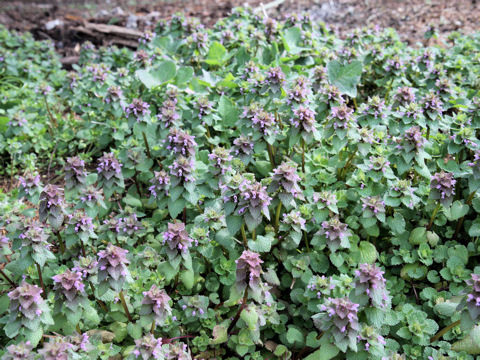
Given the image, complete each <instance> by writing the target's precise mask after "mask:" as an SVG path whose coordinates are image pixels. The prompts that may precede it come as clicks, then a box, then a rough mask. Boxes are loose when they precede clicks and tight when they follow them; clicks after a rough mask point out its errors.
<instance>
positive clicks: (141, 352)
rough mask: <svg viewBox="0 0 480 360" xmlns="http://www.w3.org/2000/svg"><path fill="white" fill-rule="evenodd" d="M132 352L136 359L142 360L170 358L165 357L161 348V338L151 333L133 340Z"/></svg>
mask: <svg viewBox="0 0 480 360" xmlns="http://www.w3.org/2000/svg"><path fill="white" fill-rule="evenodd" d="M132 354H133V355H135V358H136V359H138V358H140V359H142V360H150V359H170V357H166V356H167V354H166V352H165V349H163V348H162V338H158V339H157V338H155V336H153V334H148V335H145V336H144V337H142V338H140V339H137V340H135V349H134V350H133V352H132Z"/></svg>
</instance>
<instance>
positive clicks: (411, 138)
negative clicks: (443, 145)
mask: <svg viewBox="0 0 480 360" xmlns="http://www.w3.org/2000/svg"><path fill="white" fill-rule="evenodd" d="M426 141H427V140H426V139H425V138H424V137H423V136H422V131H421V130H420V128H419V127H418V126H412V127H411V128H408V129H407V130H405V132H404V133H403V136H402V138H401V139H400V141H399V142H400V144H398V145H397V146H396V148H397V149H401V150H403V151H404V152H406V153H410V152H418V151H419V150H420V149H421V148H422V147H423V145H425V142H426Z"/></svg>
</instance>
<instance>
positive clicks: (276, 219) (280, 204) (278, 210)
mask: <svg viewBox="0 0 480 360" xmlns="http://www.w3.org/2000/svg"><path fill="white" fill-rule="evenodd" d="M281 212H282V202H281V201H280V200H279V201H278V205H277V211H276V212H275V225H274V226H275V234H277V235H278V227H279V224H280V213H281Z"/></svg>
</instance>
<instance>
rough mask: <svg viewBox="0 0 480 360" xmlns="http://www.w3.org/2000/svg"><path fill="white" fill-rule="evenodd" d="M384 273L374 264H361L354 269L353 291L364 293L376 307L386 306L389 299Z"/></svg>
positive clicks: (358, 293)
mask: <svg viewBox="0 0 480 360" xmlns="http://www.w3.org/2000/svg"><path fill="white" fill-rule="evenodd" d="M384 273H385V272H384V271H382V270H381V269H380V268H378V267H377V266H375V264H361V265H360V266H359V268H358V270H355V277H356V278H355V293H356V294H357V295H360V294H363V293H366V294H367V295H368V297H369V298H370V300H371V301H372V304H373V305H374V306H376V307H380V308H384V307H385V306H387V304H389V301H390V299H389V293H388V290H387V289H386V280H385V278H384V277H383V274H384Z"/></svg>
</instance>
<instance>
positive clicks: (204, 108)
mask: <svg viewBox="0 0 480 360" xmlns="http://www.w3.org/2000/svg"><path fill="white" fill-rule="evenodd" d="M195 107H196V108H197V110H198V117H199V118H200V119H201V118H203V117H204V116H205V115H207V114H208V113H209V112H210V111H212V109H213V103H212V102H211V101H209V100H208V98H207V97H205V96H202V97H200V98H199V99H198V100H197V102H196V103H195Z"/></svg>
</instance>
